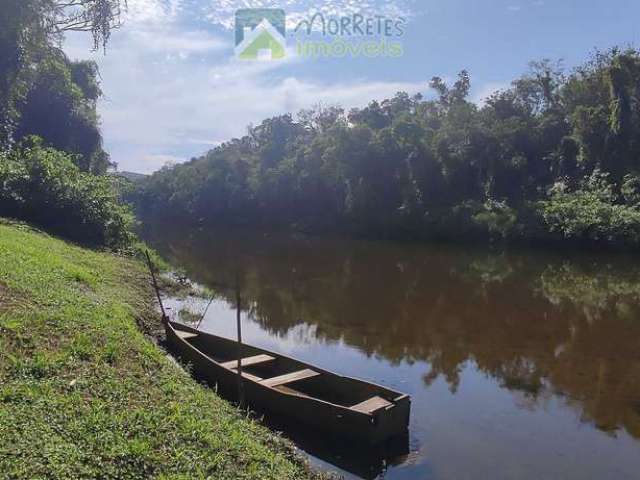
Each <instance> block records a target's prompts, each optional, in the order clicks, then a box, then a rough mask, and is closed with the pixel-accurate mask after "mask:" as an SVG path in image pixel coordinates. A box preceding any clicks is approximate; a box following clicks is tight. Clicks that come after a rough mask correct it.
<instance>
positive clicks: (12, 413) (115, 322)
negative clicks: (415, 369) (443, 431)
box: [0, 224, 310, 480]
mask: <svg viewBox="0 0 640 480" xmlns="http://www.w3.org/2000/svg"><path fill="white" fill-rule="evenodd" d="M151 301H152V296H151V292H150V290H149V287H148V281H147V278H146V274H145V271H144V267H143V265H142V264H140V263H138V262H136V261H133V260H128V259H123V258H119V257H116V256H114V255H111V254H107V253H100V252H94V251H89V250H85V249H82V248H79V247H76V246H73V245H69V244H68V243H65V242H63V241H60V240H57V239H55V238H51V237H49V236H47V235H44V234H42V233H39V232H36V231H33V230H31V229H30V228H28V227H26V226H17V225H9V224H0V478H3V479H4V478H11V479H13V478H20V479H44V478H46V479H71V478H92V479H94V478H105V479H116V478H117V479H125V478H126V479H137V478H140V479H142V478H162V479H194V478H215V479H226V478H243V479H254V478H255V479H269V478H273V479H278V480H280V479H288V478H291V479H292V478H307V477H309V475H310V474H309V473H308V472H307V471H306V469H305V467H304V466H303V465H302V464H301V463H300V462H298V461H296V460H295V459H294V458H293V457H292V456H291V454H290V447H289V446H288V444H286V443H285V442H284V441H282V440H279V439H277V438H276V437H274V436H273V435H272V434H271V433H270V432H269V431H268V430H266V429H265V428H263V427H261V426H260V425H257V424H256V423H254V422H250V421H248V420H246V419H245V418H244V417H243V416H241V415H240V414H239V413H238V412H237V410H235V409H234V408H233V407H232V406H231V405H229V404H228V403H226V402H224V401H222V400H221V399H220V398H218V397H217V396H216V395H215V393H214V392H213V391H211V390H210V389H206V388H204V387H202V386H200V385H198V384H197V383H196V382H194V381H193V380H192V379H191V377H189V376H188V375H186V374H184V373H183V372H182V371H181V370H179V369H177V368H176V367H175V366H174V365H173V364H172V363H171V362H170V361H169V360H168V359H167V358H166V357H165V355H164V354H163V352H162V351H161V350H160V349H159V348H158V347H156V346H155V345H153V343H151V342H150V341H149V340H147V339H146V338H145V336H144V335H143V334H142V333H141V332H140V329H139V328H138V325H137V324H139V323H141V322H145V321H148V320H149V319H150V318H152V317H153V310H152V303H151Z"/></svg>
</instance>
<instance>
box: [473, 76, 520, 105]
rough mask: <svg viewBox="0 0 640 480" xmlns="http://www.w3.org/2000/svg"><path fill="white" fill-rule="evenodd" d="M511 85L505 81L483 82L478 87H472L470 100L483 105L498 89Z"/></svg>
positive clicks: (504, 88)
mask: <svg viewBox="0 0 640 480" xmlns="http://www.w3.org/2000/svg"><path fill="white" fill-rule="evenodd" d="M510 87H511V84H510V83H506V82H489V83H485V84H484V85H482V86H481V87H480V88H478V89H474V90H473V91H472V92H471V101H472V102H473V103H476V104H478V105H480V106H482V105H484V104H485V102H486V101H487V99H488V98H489V97H490V96H491V95H493V94H494V93H496V92H498V91H500V90H506V89H508V88H510Z"/></svg>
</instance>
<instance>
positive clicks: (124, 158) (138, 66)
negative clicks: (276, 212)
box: [65, 0, 427, 173]
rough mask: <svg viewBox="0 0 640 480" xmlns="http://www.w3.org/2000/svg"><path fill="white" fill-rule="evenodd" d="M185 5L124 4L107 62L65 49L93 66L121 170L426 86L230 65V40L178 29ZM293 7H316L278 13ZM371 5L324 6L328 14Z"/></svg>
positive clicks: (83, 40)
mask: <svg viewBox="0 0 640 480" xmlns="http://www.w3.org/2000/svg"><path fill="white" fill-rule="evenodd" d="M188 1H189V0H166V1H162V0H157V1H155V0H131V1H130V10H129V13H128V16H129V19H130V20H129V21H128V23H125V27H124V28H123V29H122V30H121V31H119V32H115V33H114V35H113V37H112V40H111V42H110V44H109V48H108V51H107V55H106V56H104V55H102V53H101V52H98V53H94V54H92V55H89V54H88V52H89V50H90V42H89V39H88V38H87V36H85V35H81V34H75V35H70V36H69V37H68V38H67V41H66V42H65V51H66V52H67V53H68V54H69V56H71V57H72V58H87V57H91V58H94V59H95V60H96V61H97V62H98V63H99V65H100V71H101V78H102V88H103V90H104V93H105V95H104V98H103V99H102V100H101V102H100V105H99V110H100V114H101V117H102V130H103V135H104V138H105V144H106V148H107V150H108V151H109V152H110V153H111V155H112V158H113V160H114V161H116V162H118V164H119V165H120V168H121V169H122V170H133V171H139V172H144V173H149V172H151V171H153V170H155V169H157V168H160V167H162V166H163V165H164V164H165V163H166V162H167V161H173V162H179V161H183V160H186V159H188V158H189V157H191V156H196V155H200V154H202V153H204V152H205V151H206V150H208V149H210V148H212V147H213V146H215V145H219V144H220V143H221V142H223V141H226V140H229V139H231V138H233V137H236V136H241V135H243V134H244V133H245V132H246V128H247V125H249V124H256V123H259V122H260V121H262V120H263V119H265V118H268V117H270V116H273V115H277V114H284V113H289V112H290V113H296V112H297V111H299V110H300V109H301V108H308V107H310V106H313V105H314V104H317V103H319V102H323V103H330V104H341V105H343V106H344V107H346V108H350V107H353V106H361V105H364V104H366V103H367V102H369V101H370V100H372V99H383V98H386V97H389V96H391V95H393V94H395V93H396V92H397V91H400V90H403V91H408V92H410V93H415V92H417V91H423V90H424V89H425V88H426V86H427V81H426V80H425V81H418V82H383V81H370V80H369V79H366V78H365V79H361V80H357V81H331V82H327V81H317V80H313V81H311V80H307V79H304V78H301V77H300V74H299V73H297V72H298V71H299V69H297V68H295V67H297V66H299V65H298V64H299V63H300V62H302V60H300V59H297V58H295V57H294V56H290V57H289V58H288V59H287V60H286V61H284V62H242V61H239V60H236V59H234V58H233V45H232V35H231V33H230V32H228V31H225V30H220V29H219V28H218V29H217V30H216V29H212V30H206V29H205V28H204V27H203V26H202V23H200V24H198V26H197V27H196V26H195V24H194V23H193V22H191V23H189V22H185V21H184V17H183V16H181V12H182V10H183V9H185V8H187V2H188ZM272 3H274V2H269V1H254V2H248V1H247V2H236V1H224V0H223V1H219V2H215V4H216V5H218V7H219V8H220V9H221V11H223V12H224V11H227V10H229V11H231V9H235V8H238V6H240V4H243V6H267V5H270V4H272ZM294 3H295V6H296V8H298V7H301V6H300V5H298V4H302V7H307V6H309V5H310V4H311V3H313V2H308V1H307V2H291V1H285V2H284V4H285V5H284V6H285V8H288V7H292V8H293V6H294ZM374 3H377V2H371V1H365V2H364V3H363V2H356V1H355V0H353V1H351V0H339V1H338V0H335V1H330V2H327V4H328V5H329V6H333V8H335V9H338V8H345V9H355V8H356V7H357V6H358V5H360V6H362V5H365V6H367V5H372V4H374ZM202 4H203V3H201V4H200V5H202ZM204 4H206V5H211V3H208V2H204ZM248 4H251V5H248ZM190 5H191V4H190ZM190 13H193V10H190ZM283 70H284V71H287V73H286V74H284V73H283Z"/></svg>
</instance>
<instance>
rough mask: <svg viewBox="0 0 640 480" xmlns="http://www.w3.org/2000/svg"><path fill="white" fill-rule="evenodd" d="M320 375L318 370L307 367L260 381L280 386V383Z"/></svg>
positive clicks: (268, 385) (283, 383) (263, 383)
mask: <svg viewBox="0 0 640 480" xmlns="http://www.w3.org/2000/svg"><path fill="white" fill-rule="evenodd" d="M318 375H320V374H319V373H318V372H316V371H314V370H311V369H306V370H299V371H297V372H292V373H287V374H286V375H280V376H279V377H273V378H267V379H266V380H262V381H261V382H260V383H261V384H262V385H265V386H267V387H278V386H280V385H285V384H287V383H293V382H297V381H299V380H304V379H305V378H312V377H316V376H318Z"/></svg>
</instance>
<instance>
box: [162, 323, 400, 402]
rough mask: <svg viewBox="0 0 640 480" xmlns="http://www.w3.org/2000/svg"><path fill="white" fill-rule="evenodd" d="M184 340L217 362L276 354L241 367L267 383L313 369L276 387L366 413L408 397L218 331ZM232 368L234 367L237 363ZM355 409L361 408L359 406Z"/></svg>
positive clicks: (256, 378)
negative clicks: (226, 336) (219, 335)
mask: <svg viewBox="0 0 640 480" xmlns="http://www.w3.org/2000/svg"><path fill="white" fill-rule="evenodd" d="M171 326H172V327H173V328H175V329H176V330H177V331H186V332H191V333H194V332H195V330H193V329H191V328H189V327H186V326H184V325H181V324H174V323H172V325H171ZM183 340H184V341H186V342H188V343H189V344H190V345H192V346H193V347H195V348H196V349H198V350H199V351H201V352H202V353H204V354H206V355H207V356H208V357H209V358H211V359H212V360H214V361H215V362H217V363H218V364H223V363H226V362H231V361H235V362H237V360H238V358H250V357H256V356H259V355H262V356H269V357H271V358H273V360H267V361H259V362H258V363H255V364H252V365H248V366H243V367H242V372H243V375H244V374H246V377H247V378H248V379H250V380H254V381H256V382H260V381H265V382H267V383H268V380H269V379H274V378H276V377H281V376H285V375H288V374H293V373H295V372H302V371H305V370H312V371H314V372H317V373H318V375H315V376H310V377H306V378H302V379H300V380H296V381H292V382H288V383H286V384H285V385H278V386H274V387H273V388H274V389H275V390H278V391H280V392H282V393H288V394H293V395H301V396H308V397H312V398H315V399H318V400H321V401H324V402H328V403H331V404H334V405H338V406H342V407H346V408H352V407H358V406H361V410H359V411H361V412H363V413H367V412H366V409H367V407H368V406H369V405H370V406H371V407H370V408H373V409H384V408H385V404H387V403H388V405H389V406H391V405H392V404H393V403H394V402H396V401H398V400H400V399H402V398H404V397H406V395H403V394H401V393H399V392H395V391H393V390H389V389H387V388H384V387H382V386H378V385H374V384H371V383H368V382H364V381H361V380H357V379H353V378H347V377H341V376H339V375H336V374H334V373H331V372H328V371H325V370H322V369H319V368H317V367H315V366H312V365H309V364H306V363H303V362H300V361H297V360H294V359H292V358H289V357H285V356H282V355H278V354H276V353H273V352H269V351H265V350H262V349H259V348H256V347H252V346H250V345H244V344H243V345H238V343H237V342H235V341H232V340H228V339H225V338H221V337H218V336H215V335H209V334H206V333H202V332H198V333H197V335H196V336H195V337H191V336H187V337H186V338H183ZM258 360H260V359H258ZM221 368H222V367H221ZM233 369H234V370H235V365H234V367H233ZM303 377H304V375H303ZM376 397H378V400H377V401H373V402H372V401H371V399H373V398H376ZM362 409H364V410H362ZM356 411H358V410H357V408H356Z"/></svg>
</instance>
